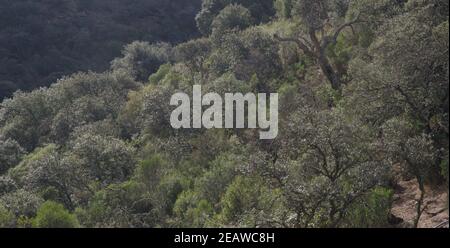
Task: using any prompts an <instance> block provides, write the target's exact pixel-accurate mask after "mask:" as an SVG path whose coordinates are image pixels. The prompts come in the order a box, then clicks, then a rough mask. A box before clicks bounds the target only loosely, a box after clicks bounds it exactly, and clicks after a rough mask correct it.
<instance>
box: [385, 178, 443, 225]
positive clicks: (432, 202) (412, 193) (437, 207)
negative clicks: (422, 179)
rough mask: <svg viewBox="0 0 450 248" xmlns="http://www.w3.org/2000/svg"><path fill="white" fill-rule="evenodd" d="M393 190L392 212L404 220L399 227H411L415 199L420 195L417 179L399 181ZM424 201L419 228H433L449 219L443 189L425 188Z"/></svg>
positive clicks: (414, 212)
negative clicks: (424, 207)
mask: <svg viewBox="0 0 450 248" xmlns="http://www.w3.org/2000/svg"><path fill="white" fill-rule="evenodd" d="M395 191H396V192H395V195H394V205H393V208H392V214H393V215H394V216H396V217H399V218H401V219H403V220H404V222H403V223H402V224H400V227H413V223H414V218H415V216H416V202H417V201H416V199H419V196H420V190H419V188H418V186H417V181H416V180H410V181H400V182H399V183H398V185H397V187H396V190H395ZM424 202H425V206H426V209H425V211H424V213H423V215H422V217H421V219H420V222H419V227H420V228H433V227H436V226H437V225H439V224H441V223H443V222H445V221H448V220H449V211H448V194H447V191H446V190H445V189H430V188H427V189H426V196H425V201H424ZM446 227H447V228H448V222H447V224H446Z"/></svg>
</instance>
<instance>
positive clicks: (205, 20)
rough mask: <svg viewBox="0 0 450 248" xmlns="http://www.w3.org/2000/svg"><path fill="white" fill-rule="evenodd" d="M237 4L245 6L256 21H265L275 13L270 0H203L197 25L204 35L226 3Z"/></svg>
mask: <svg viewBox="0 0 450 248" xmlns="http://www.w3.org/2000/svg"><path fill="white" fill-rule="evenodd" d="M230 4H239V5H242V6H243V7H245V8H247V9H248V10H249V11H250V13H251V16H252V18H253V19H254V20H255V21H256V23H261V22H267V21H268V20H270V17H271V16H273V15H274V14H275V9H274V6H273V1H272V0H261V1H257V2H255V1H252V0H203V1H202V9H201V11H200V12H199V13H198V14H197V17H196V21H197V27H198V29H199V30H200V32H201V33H202V34H204V35H208V34H210V33H211V31H212V23H213V21H214V19H215V17H216V16H217V15H218V14H219V13H220V12H221V11H222V10H223V9H224V8H225V7H227V6H228V5H230Z"/></svg>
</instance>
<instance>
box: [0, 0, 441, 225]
mask: <svg viewBox="0 0 450 248" xmlns="http://www.w3.org/2000/svg"><path fill="white" fill-rule="evenodd" d="M1 1H4V2H5V1H7V0H0V2H1ZM9 2H10V1H9V0H8V3H9ZM22 2H24V4H25V5H29V6H34V7H36V8H29V9H23V8H19V9H21V11H26V13H28V14H27V15H25V16H29V17H30V18H31V19H33V16H35V14H36V13H35V12H36V11H37V12H39V13H40V11H43V10H42V9H40V8H39V6H47V5H48V4H47V3H41V4H39V3H31V2H32V1H22ZM107 2H108V3H107ZM119 2H120V1H119V0H114V1H101V0H95V1H80V2H76V1H64V2H63V3H61V4H60V5H58V6H60V7H61V8H64V11H63V12H54V11H51V13H66V14H71V13H72V14H73V13H78V12H79V11H80V10H85V12H84V13H86V15H87V16H88V17H89V16H90V14H91V12H90V11H91V10H94V9H96V10H98V11H97V12H98V13H99V14H100V16H99V20H100V22H101V23H103V22H102V21H101V20H103V19H102V18H103V17H104V16H103V15H102V13H104V11H109V10H115V9H118V7H119V6H122V5H121V4H123V3H122V2H120V3H119ZM144 2H145V3H144ZM202 2H203V4H202V9H201V11H200V12H199V13H198V15H197V19H196V21H197V24H198V27H199V29H200V30H201V32H202V33H203V34H204V37H202V38H197V39H193V40H190V41H188V42H185V43H181V44H174V46H173V47H172V45H169V44H168V43H161V42H160V43H152V42H154V41H155V40H157V41H160V40H166V39H165V38H164V39H159V38H158V39H155V38H156V37H160V35H162V33H159V32H157V33H155V32H147V34H146V35H144V36H142V35H133V33H134V31H133V30H134V28H133V29H131V30H128V29H127V28H126V27H127V26H128V24H129V23H134V24H136V26H137V27H136V29H140V27H141V25H144V26H154V25H156V24H154V23H153V22H152V21H150V22H147V23H146V22H142V21H145V20H148V19H151V20H153V19H152V18H153V17H150V16H151V15H149V13H156V12H155V11H156V10H155V9H156V8H157V9H158V11H159V13H160V14H162V15H164V13H168V12H170V13H171V15H164V16H168V18H163V17H162V16H159V14H158V16H157V18H158V23H162V24H164V25H165V24H167V22H171V23H172V21H173V20H174V19H181V20H184V19H185V18H187V15H189V13H191V12H192V11H194V10H193V8H191V7H192V6H193V4H194V3H191V2H190V1H182V0H170V1H162V2H161V1H159V2H158V3H156V2H153V1H140V0H139V1H131V2H129V3H127V8H125V9H120V10H117V12H118V13H115V14H114V15H113V16H114V18H112V19H111V21H112V22H114V23H116V22H117V23H124V22H126V23H127V25H125V26H122V25H118V26H117V27H114V29H111V28H110V27H109V25H107V24H108V23H103V24H104V25H105V26H104V28H105V29H108V30H109V31H108V32H107V33H108V34H109V35H108V37H106V38H105V39H107V40H110V41H111V43H114V44H107V45H105V47H104V49H106V50H103V48H102V49H99V48H98V46H97V44H96V42H91V40H92V37H89V36H90V35H91V34H92V33H93V32H92V30H91V29H87V30H85V31H83V32H77V30H78V29H70V27H71V26H73V25H72V23H69V21H68V20H71V18H72V16H71V15H64V16H66V17H64V18H63V19H61V20H60V22H61V25H63V24H64V25H65V26H66V27H67V28H68V30H67V32H71V33H77V34H78V35H76V37H74V38H73V39H74V40H73V42H67V40H66V39H65V38H64V37H65V36H64V33H61V31H57V32H55V33H54V34H53V36H51V37H56V34H58V37H60V39H53V38H52V39H42V40H55V42H57V41H56V40H58V42H59V40H60V41H61V42H64V44H69V43H70V44H72V45H73V48H72V49H71V51H72V50H73V53H77V51H79V50H80V47H78V46H79V45H80V42H79V40H80V39H81V40H84V41H85V42H84V43H85V45H84V49H83V51H86V53H87V54H89V55H92V54H93V52H92V51H95V52H96V53H103V52H102V51H110V52H114V51H117V50H115V49H111V47H112V46H113V47H117V48H120V46H122V43H121V42H116V41H122V40H123V39H122V38H123V37H122V35H121V34H122V33H123V32H114V30H117V29H120V30H122V29H126V30H122V31H124V32H125V31H126V33H127V34H129V35H130V37H129V39H130V40H129V41H132V40H142V41H136V42H133V43H131V44H129V45H127V46H126V47H125V48H124V49H123V52H122V55H121V56H120V55H114V56H120V57H118V58H116V59H115V60H113V62H112V63H111V67H110V70H109V71H106V72H104V73H94V72H85V73H82V72H80V73H76V74H73V75H71V76H67V77H63V78H61V79H60V80H59V81H57V82H56V83H55V84H53V85H51V86H50V87H49V88H42V89H37V90H34V91H30V92H17V93H15V94H14V96H13V97H12V98H11V99H8V100H4V101H3V102H2V103H1V105H0V174H1V175H0V226H1V227H3V226H4V227H33V226H35V227H78V226H83V227H108V228H109V227H121V228H122V227H137V228H138V227H258V228H264V227H269V228H270V227H290V228H299V227H302V228H304V227H306V228H316V227H367V228H370V227H391V226H390V225H389V223H388V219H389V218H391V217H392V216H390V210H391V207H392V198H393V193H394V192H393V189H392V187H393V185H392V184H393V183H395V182H394V181H393V180H392V179H393V173H392V167H393V166H395V167H397V166H398V165H400V166H403V167H404V169H405V170H402V172H404V173H407V174H408V176H410V175H412V176H414V177H415V178H416V179H417V182H418V184H419V188H420V190H421V192H422V194H421V197H420V199H419V200H418V204H417V206H415V211H417V218H416V220H415V223H414V224H416V225H417V224H418V223H419V221H420V215H421V213H422V212H423V210H424V209H425V207H426V204H427V202H426V201H424V199H425V193H426V192H425V188H431V189H432V188H433V187H428V184H430V186H433V184H439V185H442V183H443V182H444V180H447V183H448V116H449V113H448V46H449V42H448V1H446V0H437V1H433V0H409V1H404V0H399V1H389V0H361V1H347V0H320V1H305V0H277V1H273V0H263V1H254V0H203V1H202ZM172 3H177V4H179V5H178V7H179V6H181V7H179V8H183V6H184V7H186V9H184V10H183V11H181V12H182V13H180V12H179V11H178V7H177V8H174V7H173V6H172ZM9 4H10V5H5V6H8V7H5V8H4V9H9V10H12V9H14V8H18V5H17V4H16V3H15V2H14V3H12V2H11V3H9ZM141 4H143V5H141ZM25 5H24V6H25ZM194 5H195V4H194ZM2 6H3V5H2ZM10 6H11V7H10ZM55 6H56V5H55ZM139 6H141V7H142V6H145V8H139ZM48 7H49V6H48ZM160 7H161V8H160ZM4 9H2V10H0V13H3V12H5V11H3V10H4ZM103 9H104V10H103ZM46 10H47V9H46ZM52 10H56V9H54V8H53V7H52ZM100 10H101V11H100ZM154 10H155V11H154ZM123 11H126V12H123ZM42 13H44V14H45V13H47V12H46V11H43V12H42ZM49 13H50V12H49ZM121 13H122V14H121ZM124 13H126V15H124ZM130 13H133V14H132V16H130ZM4 14H5V13H4ZM116 14H117V15H118V16H117V15H116ZM172 14H173V15H172ZM184 14H186V17H185V15H184ZM134 15H136V16H134ZM139 16H140V17H139ZM173 16H177V18H173ZM178 17H179V18H178ZM48 18H49V19H50V20H52V22H50V23H48V26H49V29H53V27H54V25H55V23H57V22H56V21H55V23H54V22H53V21H54V20H55V19H54V18H53V16H50V17H48ZM81 20H82V21H83V20H84V19H83V18H81ZM137 20H139V21H137ZM18 21H19V20H18V19H16V17H15V16H11V15H10V13H6V15H0V24H9V22H13V23H14V22H18ZM28 21H29V20H28V19H27V20H22V21H20V23H22V24H23V26H20V27H24V28H27V27H28V26H27V22H28ZM85 21H86V22H88V23H89V22H90V21H89V20H85ZM191 21H193V20H191ZM103 24H102V25H103ZM134 24H133V25H134ZM64 25H63V26H64ZM158 25H159V24H158ZM189 25H190V24H189V23H186V30H189V28H188V26H189ZM3 26H5V27H9V25H3ZM37 26H39V25H38V24H37ZM81 26H83V25H81ZM93 26H94V29H95V27H97V26H96V25H93ZM77 27H78V26H77ZM164 27H166V28H167V30H165V31H164V33H165V32H176V30H175V31H174V30H170V29H169V26H167V25H166V26H164ZM19 29H21V28H19V27H17V30H19ZM151 29H152V27H149V29H148V30H151ZM14 30H15V29H14V28H12V29H11V28H7V29H6V31H3V30H2V31H0V45H1V44H4V40H5V38H4V37H5V35H3V34H4V33H5V32H6V33H8V34H11V35H8V37H9V36H10V37H12V39H13V40H16V39H17V40H20V42H19V43H17V42H16V43H11V44H10V43H8V44H7V46H0V47H2V48H0V54H4V53H5V51H9V50H11V45H12V44H15V45H16V47H15V48H14V51H21V53H23V54H17V55H16V57H18V58H17V61H16V58H14V61H13V62H11V56H9V55H7V56H0V57H2V59H0V65H2V64H3V65H7V67H5V68H3V67H1V66H0V75H2V76H0V89H2V90H3V89H6V90H7V91H10V89H12V88H14V86H11V85H10V83H9V81H11V80H12V79H9V78H8V77H9V76H8V77H6V78H2V77H4V76H3V75H10V74H14V75H23V77H26V78H28V77H29V75H28V73H26V72H28V71H30V70H31V71H32V70H42V71H43V73H42V74H39V75H38V74H33V77H32V78H33V79H36V82H38V81H40V77H41V75H47V73H48V72H50V71H47V72H46V69H47V68H45V67H46V65H58V66H59V65H67V66H66V67H67V68H66V67H64V68H62V69H61V70H58V71H61V72H62V73H66V69H67V70H71V68H72V67H71V66H70V65H71V63H69V62H68V61H66V62H67V63H66V62H64V61H65V60H64V61H59V60H51V58H53V57H55V58H56V57H58V56H56V55H57V54H55V56H51V58H48V59H50V60H46V59H42V58H37V57H36V58H35V57H33V56H31V58H30V59H32V60H33V61H39V66H30V65H29V64H27V63H24V64H23V66H24V67H27V66H28V67H30V68H22V69H21V68H18V67H16V66H15V65H16V64H17V63H19V62H18V61H23V58H22V59H21V57H22V55H23V56H25V55H27V56H28V55H29V54H32V53H31V52H30V51H28V50H24V49H23V48H24V47H29V46H28V45H26V44H32V43H33V42H31V41H34V40H28V38H27V32H25V33H24V34H23V35H22V36H20V37H16V36H15V35H14V33H15V32H12V31H14ZM17 30H16V31H17ZM60 30H61V29H60ZM111 30H112V32H111ZM127 30H128V31H127ZM146 30H147V29H146ZM101 31H102V30H97V31H96V32H95V33H96V34H98V35H100V36H101V34H104V32H101ZM38 33H39V32H38ZM44 33H46V32H44ZM44 36H45V35H44ZM111 36H114V37H111ZM116 36H117V37H116ZM163 36H164V35H163ZM181 36H183V32H182V33H176V34H174V35H170V37H169V36H167V39H168V40H171V41H173V40H174V39H175V40H177V38H176V37H181ZM71 37H72V36H71ZM30 39H31V38H30ZM88 41H89V42H88ZM30 42H31V43H30ZM127 42H128V41H127ZM84 43H83V44H84ZM30 47H34V48H36V49H37V50H39V49H38V48H39V47H36V46H30ZM16 48H17V49H16ZM19 48H20V49H19ZM87 48H89V49H87ZM61 49H62V50H64V48H61V47H58V49H56V48H54V49H52V50H55V52H56V53H57V51H56V50H58V51H59V50H61ZM94 49H95V50H94ZM44 50H45V49H44ZM113 50H114V51H113ZM7 54H9V53H7ZM39 56H44V57H45V55H44V54H42V55H41V54H40V55H39ZM99 56H100V57H103V56H107V54H101V55H99ZM28 57H30V56H28ZM83 57H84V54H79V58H81V59H82V58H83ZM94 57H95V56H94ZM67 59H69V60H70V59H71V56H69V57H68V58H67ZM16 62H17V63H16ZM90 62H93V63H95V64H96V65H98V66H99V67H89V68H91V69H93V70H95V71H101V70H104V69H106V67H104V66H102V65H101V63H100V62H99V61H97V60H96V59H95V58H93V59H92V61H90ZM89 65H90V63H86V66H89ZM24 69H27V70H24ZM28 69H29V70H28ZM5 71H7V74H5V73H4V72H5ZM23 72H25V73H23ZM58 77H59V76H58ZM13 81H14V80H13ZM5 82H6V83H5ZM24 82H25V83H26V82H27V80H24ZM194 84H199V85H201V86H202V91H203V92H216V93H218V94H220V95H224V94H225V93H230V92H241V93H245V92H253V93H272V92H277V93H279V97H280V99H279V100H280V104H281V105H280V108H279V112H280V115H279V117H280V118H279V126H280V132H279V135H278V137H277V138H276V139H274V140H271V141H262V140H258V130H251V129H250V130H247V129H245V130H242V129H223V130H222V129H210V130H206V129H199V130H197V129H195V130H194V129H182V130H175V129H173V128H172V127H171V125H170V115H171V111H172V110H173V109H174V108H173V106H170V105H169V102H170V98H171V97H172V95H173V94H174V93H177V92H185V93H187V94H188V95H189V94H192V85H194ZM5 85H6V86H5ZM2 94H3V92H2ZM8 94H9V93H8ZM426 186H427V187H426ZM43 202H45V203H44V204H43Z"/></svg>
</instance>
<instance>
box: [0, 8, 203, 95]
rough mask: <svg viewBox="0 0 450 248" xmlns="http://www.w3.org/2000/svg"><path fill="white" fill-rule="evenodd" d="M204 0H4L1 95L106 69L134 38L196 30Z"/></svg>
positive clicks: (180, 37)
mask: <svg viewBox="0 0 450 248" xmlns="http://www.w3.org/2000/svg"><path fill="white" fill-rule="evenodd" d="M199 8H200V0H190V1H184V0H165V1H160V0H129V1H121V0H88V1H86V0H64V1H62V0H39V1H36V0H0V100H1V99H3V98H4V97H7V96H10V95H11V93H12V92H13V91H15V90H17V89H24V90H30V89H34V88H36V87H39V86H48V85H49V84H51V83H54V82H55V81H56V79H58V78H60V77H62V76H63V75H69V74H72V73H74V72H76V71H80V70H81V71H87V70H93V71H99V72H100V71H104V70H105V69H107V68H108V67H109V62H110V61H111V60H112V59H113V58H115V57H117V56H119V55H120V50H121V49H122V47H123V45H125V44H127V43H129V42H131V41H134V40H145V41H150V42H155V41H165V42H171V43H177V42H180V41H185V40H187V39H189V38H192V37H194V36H196V35H197V28H196V24H195V15H196V13H197V12H198V11H199Z"/></svg>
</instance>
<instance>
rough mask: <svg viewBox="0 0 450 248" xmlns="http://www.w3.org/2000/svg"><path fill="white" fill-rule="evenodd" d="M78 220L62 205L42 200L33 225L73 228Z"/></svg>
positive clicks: (76, 225) (38, 226)
mask: <svg viewBox="0 0 450 248" xmlns="http://www.w3.org/2000/svg"><path fill="white" fill-rule="evenodd" d="M78 226H79V224H78V220H77V219H76V217H75V216H74V215H73V214H71V213H69V212H68V211H67V210H66V209H65V208H64V206H63V205H61V204H58V203H56V202H51V201H47V202H44V203H43V204H42V205H41V207H40V208H39V210H38V212H37V215H36V217H35V218H34V220H33V227H37V228H75V227H78Z"/></svg>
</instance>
